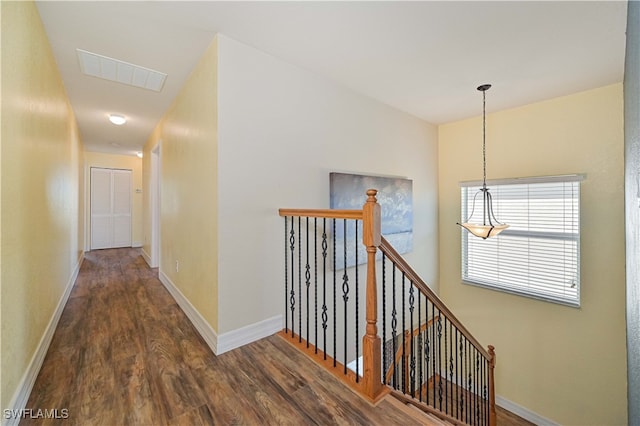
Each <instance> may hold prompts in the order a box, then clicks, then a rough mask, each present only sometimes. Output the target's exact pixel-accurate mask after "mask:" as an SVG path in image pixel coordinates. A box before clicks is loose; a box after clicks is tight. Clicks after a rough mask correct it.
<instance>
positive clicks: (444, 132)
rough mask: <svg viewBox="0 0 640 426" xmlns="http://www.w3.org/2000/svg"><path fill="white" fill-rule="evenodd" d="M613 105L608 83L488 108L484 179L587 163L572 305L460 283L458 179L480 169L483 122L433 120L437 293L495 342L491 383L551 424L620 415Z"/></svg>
mask: <svg viewBox="0 0 640 426" xmlns="http://www.w3.org/2000/svg"><path fill="white" fill-rule="evenodd" d="M493 90H494V91H498V90H500V88H499V87H495V88H494V89H493ZM489 99H490V98H489ZM622 107H623V101H622V85H621V84H616V85H612V86H607V87H603V88H599V89H595V90H591V91H587V92H582V93H578V94H575V95H571V96H566V97H562V98H557V99H552V100H549V101H545V102H540V103H536V104H531V105H527V106H525V107H521V108H516V109H511V110H506V111H501V112H497V113H494V114H489V115H488V116H487V172H488V176H487V178H488V179H491V178H511V177H518V176H543V175H561V174H570V173H585V174H586V180H584V181H583V182H582V188H581V221H582V222H581V246H580V250H581V299H582V306H581V308H580V309H575V308H570V307H566V306H562V305H558V304H553V303H548V302H542V301H538V300H534V299H529V298H524V297H519V296H513V295H509V294H505V293H500V292H496V291H491V290H487V289H482V288H478V287H473V286H469V285H463V284H461V280H460V232H461V231H460V228H459V227H458V226H456V224H455V223H456V221H458V220H459V217H460V188H459V186H458V182H460V181H465V180H477V179H481V178H482V148H481V147H482V122H481V118H479V117H478V118H473V119H468V120H464V121H460V122H455V123H450V124H446V125H443V126H440V128H439V164H440V172H439V179H440V182H439V204H440V218H439V221H440V291H441V295H442V297H443V299H444V300H445V302H446V303H447V304H448V305H449V306H450V307H451V308H452V310H453V312H455V313H456V315H458V316H459V318H460V319H461V320H462V321H463V323H465V324H466V325H468V328H469V329H470V331H471V332H472V333H474V334H475V335H476V336H477V337H478V338H479V340H480V341H481V342H483V343H484V344H493V345H495V347H496V352H497V360H498V363H497V368H496V387H497V388H496V392H497V394H498V395H500V396H502V397H504V398H506V399H507V400H509V401H511V402H515V403H517V404H519V405H521V406H524V407H526V408H527V409H529V410H531V411H533V412H535V413H537V414H539V415H541V416H544V417H546V418H548V419H551V420H553V421H556V422H559V423H561V424H567V425H578V424H579V425H603V424H608V425H613V424H616V425H619V424H626V416H627V410H626V408H627V397H626V347H625V338H626V336H625V278H624V273H625V253H624V244H625V242H624V205H623V203H624V200H623V148H624V145H623V144H624V140H623V108H622Z"/></svg>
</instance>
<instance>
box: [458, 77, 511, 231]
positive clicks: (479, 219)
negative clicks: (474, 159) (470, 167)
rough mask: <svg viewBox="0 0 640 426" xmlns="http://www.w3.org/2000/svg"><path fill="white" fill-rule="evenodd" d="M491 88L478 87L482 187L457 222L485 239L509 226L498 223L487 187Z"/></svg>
mask: <svg viewBox="0 0 640 426" xmlns="http://www.w3.org/2000/svg"><path fill="white" fill-rule="evenodd" d="M489 88H491V85H490V84H483V85H482V86H479V87H478V90H479V91H480V92H482V188H480V190H479V191H478V192H476V195H474V196H473V207H472V209H471V214H470V215H469V218H468V219H467V220H466V221H465V222H464V223H458V225H460V226H462V227H463V228H464V229H466V230H467V231H469V232H471V233H472V234H473V235H475V236H476V237H480V238H482V239H485V240H486V239H487V238H489V237H495V236H496V235H498V234H499V233H501V232H502V231H504V230H505V229H507V228H508V227H509V225H507V224H506V223H500V222H498V220H497V219H496V217H495V215H494V214H493V199H492V197H491V193H490V192H489V188H487V150H486V145H487V143H486V139H487V137H486V134H487V112H486V92H487V90H489ZM479 194H482V214H480V213H478V214H476V216H475V217H474V213H475V210H476V198H477V197H478V195H479Z"/></svg>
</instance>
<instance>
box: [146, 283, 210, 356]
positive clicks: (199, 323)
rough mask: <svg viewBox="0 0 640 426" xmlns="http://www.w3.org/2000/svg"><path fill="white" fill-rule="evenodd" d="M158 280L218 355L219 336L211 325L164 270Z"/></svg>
mask: <svg viewBox="0 0 640 426" xmlns="http://www.w3.org/2000/svg"><path fill="white" fill-rule="evenodd" d="M158 278H159V279H160V282H161V283H162V284H163V285H164V286H165V288H166V289H167V291H168V292H169V293H170V294H171V296H173V298H174V299H175V300H176V302H177V303H178V306H180V309H182V311H183V312H184V313H185V315H186V316H187V318H189V320H190V321H191V323H192V324H193V326H194V327H195V328H196V330H197V331H198V333H199V334H200V336H202V338H203V339H204V341H205V342H206V343H207V345H209V347H210V348H211V350H212V351H213V353H214V354H216V355H218V335H217V333H216V331H215V330H214V329H213V327H211V325H209V323H208V322H207V320H205V319H204V318H203V317H202V315H200V312H198V310H197V309H196V308H195V307H194V306H193V305H192V304H191V302H190V301H189V299H187V298H186V297H185V295H184V294H182V292H181V291H180V290H179V289H178V287H176V285H175V284H174V283H173V281H171V279H170V278H169V277H168V276H167V275H166V274H165V273H164V272H162V270H160V271H158Z"/></svg>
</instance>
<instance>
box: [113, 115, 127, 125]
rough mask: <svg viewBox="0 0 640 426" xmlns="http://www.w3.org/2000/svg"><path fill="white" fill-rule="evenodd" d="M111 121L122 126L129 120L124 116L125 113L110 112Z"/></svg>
mask: <svg viewBox="0 0 640 426" xmlns="http://www.w3.org/2000/svg"><path fill="white" fill-rule="evenodd" d="M109 121H110V122H112V123H113V124H115V125H116V126H122V125H123V124H124V123H126V122H127V119H126V118H124V116H123V115H119V114H109Z"/></svg>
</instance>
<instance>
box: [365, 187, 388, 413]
mask: <svg viewBox="0 0 640 426" xmlns="http://www.w3.org/2000/svg"><path fill="white" fill-rule="evenodd" d="M377 193H378V191H377V190H375V189H369V190H367V196H368V198H367V202H366V203H365V204H364V206H363V207H362V213H363V220H362V224H363V231H362V240H363V243H364V245H365V246H366V248H367V293H366V295H367V312H366V318H367V328H366V333H365V335H364V337H363V341H362V355H363V358H364V360H363V364H364V375H363V377H362V385H363V391H364V393H365V394H366V396H367V397H368V398H370V399H371V400H372V401H376V400H377V399H378V398H379V397H380V396H381V395H382V392H383V387H382V366H381V356H382V344H381V341H380V336H378V326H377V321H378V295H377V280H376V251H377V250H378V247H379V246H380V228H381V225H380V204H378V200H377V199H376V194H377Z"/></svg>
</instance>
